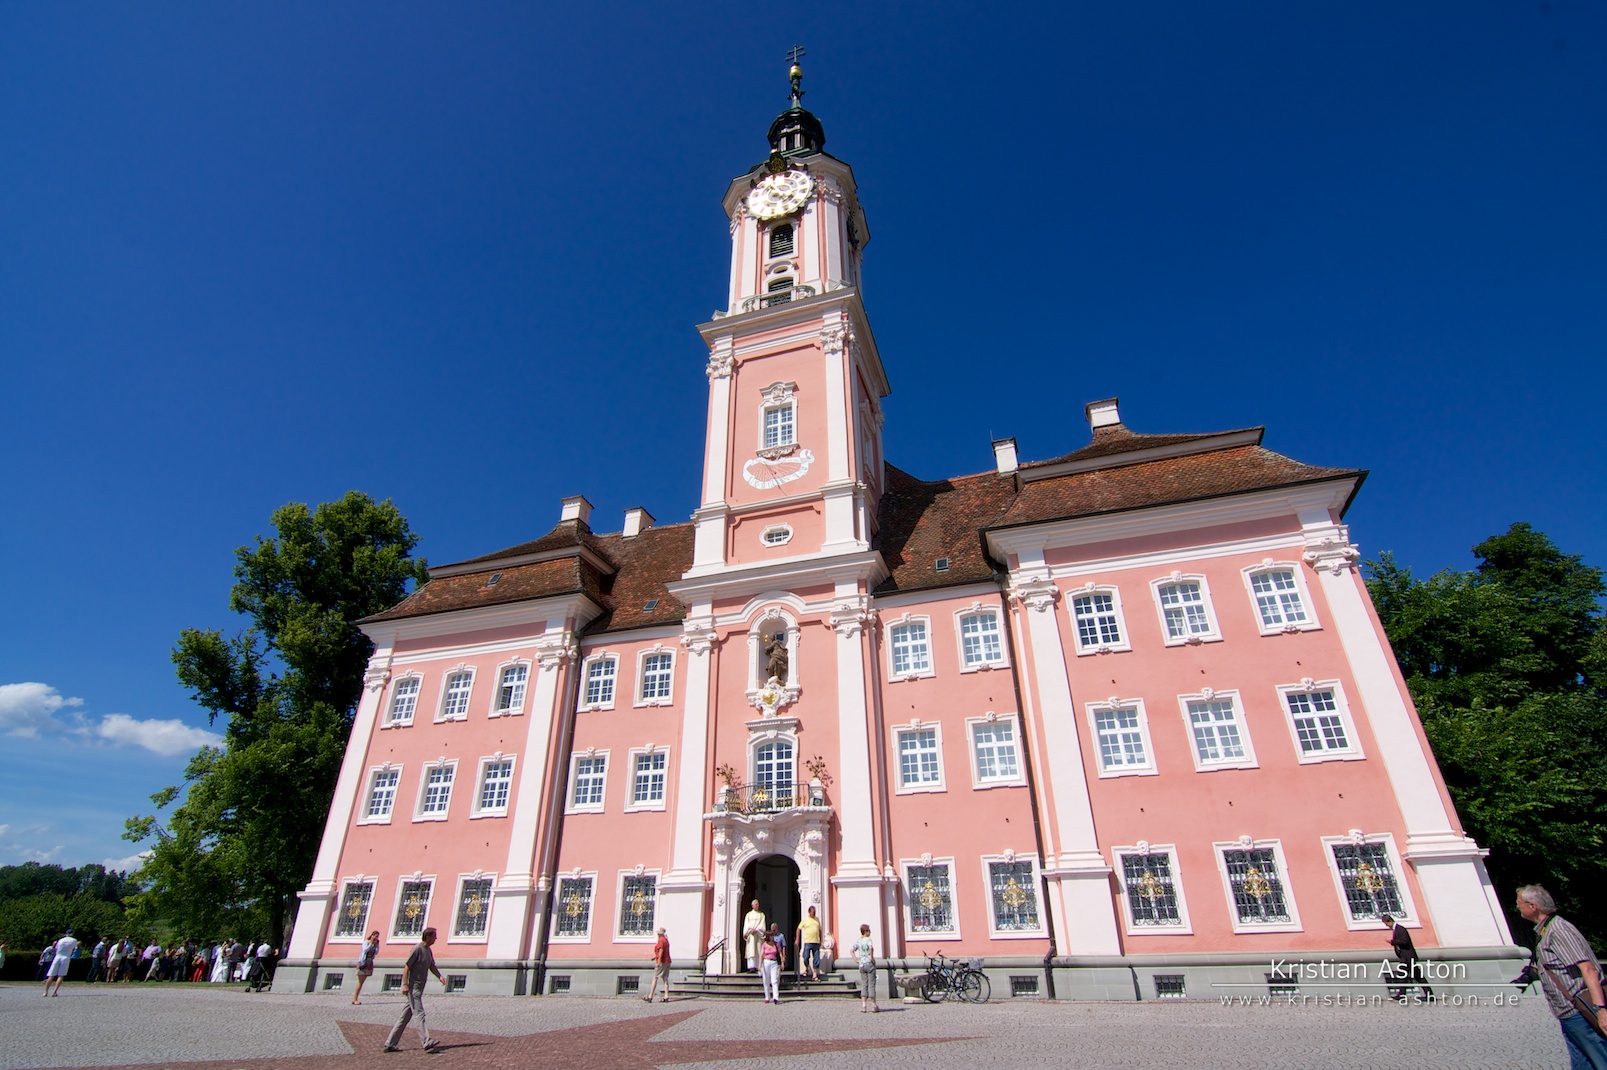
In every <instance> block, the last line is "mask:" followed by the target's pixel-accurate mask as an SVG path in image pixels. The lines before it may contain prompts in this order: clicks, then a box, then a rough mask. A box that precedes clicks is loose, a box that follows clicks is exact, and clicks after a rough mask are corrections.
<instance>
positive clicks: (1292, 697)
mask: <svg viewBox="0 0 1607 1070" xmlns="http://www.w3.org/2000/svg"><path fill="white" fill-rule="evenodd" d="M1285 697H1286V698H1287V699H1288V701H1289V715H1290V716H1291V717H1293V718H1294V723H1295V735H1296V736H1297V737H1299V739H1300V753H1301V754H1323V753H1326V752H1328V751H1347V750H1350V737H1349V736H1348V735H1347V734H1346V733H1345V719H1344V718H1343V717H1342V716H1340V713H1339V703H1338V702H1336V701H1335V699H1334V693H1333V690H1332V689H1329V690H1326V691H1290V692H1289V693H1288V694H1287V695H1286V696H1285Z"/></svg>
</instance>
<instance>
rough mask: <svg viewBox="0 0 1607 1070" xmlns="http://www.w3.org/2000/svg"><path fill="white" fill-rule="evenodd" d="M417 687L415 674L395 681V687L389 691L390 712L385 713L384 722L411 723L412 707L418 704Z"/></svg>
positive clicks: (392, 723) (395, 724)
mask: <svg viewBox="0 0 1607 1070" xmlns="http://www.w3.org/2000/svg"><path fill="white" fill-rule="evenodd" d="M418 688H419V679H418V677H417V676H404V677H403V678H402V679H400V680H398V681H396V687H395V688H394V689H393V690H392V691H391V708H390V712H389V713H387V714H386V715H385V723H386V724H388V725H393V726H400V725H410V724H412V723H413V709H414V707H416V706H417V705H418Z"/></svg>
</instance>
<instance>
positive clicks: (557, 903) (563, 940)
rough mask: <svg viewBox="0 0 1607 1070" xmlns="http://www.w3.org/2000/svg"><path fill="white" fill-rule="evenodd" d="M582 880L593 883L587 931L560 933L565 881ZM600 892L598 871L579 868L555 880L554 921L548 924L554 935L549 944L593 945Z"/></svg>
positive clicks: (558, 876) (549, 938) (587, 917)
mask: <svg viewBox="0 0 1607 1070" xmlns="http://www.w3.org/2000/svg"><path fill="white" fill-rule="evenodd" d="M581 880H590V881H591V905H590V906H589V907H588V908H587V911H586V931H585V932H584V933H560V932H559V931H558V919H559V917H561V916H562V914H563V911H564V904H563V898H562V896H563V890H564V881H581ZM598 890H599V889H598V887H597V871H596V870H590V871H585V870H580V869H578V868H577V869H573V870H571V871H569V872H568V873H559V874H557V875H556V876H555V877H554V878H553V889H552V921H550V922H549V923H548V924H549V925H551V926H552V935H550V936H549V937H548V938H547V939H548V942H550V943H554V944H589V943H591V930H592V926H594V925H595V924H597V901H598V899H599V898H600V897H599V896H598V894H597V893H598Z"/></svg>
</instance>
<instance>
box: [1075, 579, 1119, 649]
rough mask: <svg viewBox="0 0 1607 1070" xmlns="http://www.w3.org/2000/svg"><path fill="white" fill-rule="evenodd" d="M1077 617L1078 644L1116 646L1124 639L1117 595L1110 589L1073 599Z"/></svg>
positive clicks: (1084, 645)
mask: <svg viewBox="0 0 1607 1070" xmlns="http://www.w3.org/2000/svg"><path fill="white" fill-rule="evenodd" d="M1071 611H1072V615H1073V616H1074V617H1076V619H1077V645H1078V646H1081V647H1099V646H1116V645H1118V644H1119V643H1121V641H1122V627H1121V620H1120V619H1119V618H1118V617H1117V615H1116V596H1115V595H1113V594H1111V593H1109V592H1108V591H1095V592H1094V593H1093V594H1084V595H1078V596H1077V597H1076V598H1073V599H1072V600H1071Z"/></svg>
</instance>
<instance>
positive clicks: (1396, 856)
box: [1322, 829, 1423, 932]
mask: <svg viewBox="0 0 1607 1070" xmlns="http://www.w3.org/2000/svg"><path fill="white" fill-rule="evenodd" d="M1357 843H1371V844H1383V845H1384V850H1385V853H1386V854H1388V855H1389V867H1390V871H1391V872H1390V876H1392V877H1394V878H1395V888H1396V890H1397V891H1398V892H1400V900H1401V910H1402V911H1404V913H1400V912H1397V913H1396V917H1395V920H1396V921H1398V922H1400V923H1401V924H1402V925H1404V926H1406V927H1407V928H1408V929H1420V928H1422V927H1423V919H1422V917H1421V916H1420V915H1419V914H1418V913H1417V903H1416V902H1415V901H1414V900H1413V899H1412V887H1411V885H1410V884H1408V883H1407V881H1406V866H1405V864H1404V863H1403V862H1402V860H1401V853H1400V850H1399V849H1398V848H1397V847H1396V846H1395V836H1394V834H1393V833H1389V832H1380V833H1374V834H1372V835H1364V834H1362V832H1361V830H1360V829H1352V830H1351V831H1350V834H1349V835H1347V836H1324V837H1323V838H1322V856H1323V858H1324V859H1325V860H1326V861H1327V863H1328V875H1329V876H1331V877H1332V878H1333V880H1334V894H1335V895H1337V896H1338V897H1339V912H1340V913H1341V914H1342V915H1344V918H1345V928H1347V929H1350V930H1351V931H1353V932H1354V931H1356V930H1368V931H1372V932H1377V931H1378V918H1377V917H1371V918H1356V917H1352V916H1351V913H1350V898H1349V897H1348V896H1347V895H1345V881H1344V878H1343V877H1341V876H1340V875H1339V861H1338V860H1337V859H1335V858H1334V848H1335V847H1344V846H1348V845H1350V844H1357Z"/></svg>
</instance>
